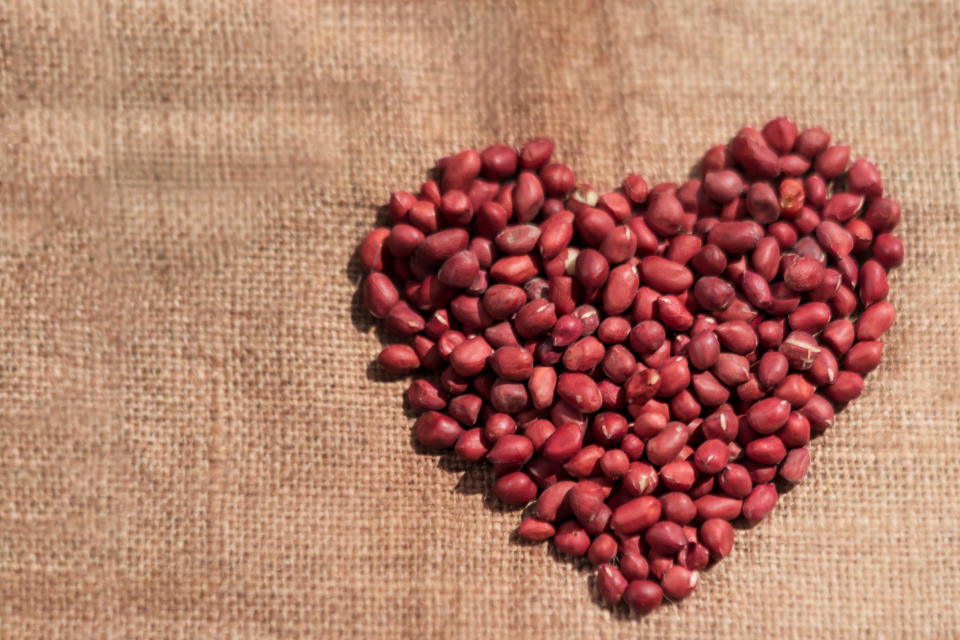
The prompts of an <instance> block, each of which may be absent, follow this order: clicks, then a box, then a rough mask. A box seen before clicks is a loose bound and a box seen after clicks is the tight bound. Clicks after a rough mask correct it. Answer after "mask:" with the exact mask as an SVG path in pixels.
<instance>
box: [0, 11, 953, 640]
mask: <svg viewBox="0 0 960 640" xmlns="http://www.w3.org/2000/svg"><path fill="white" fill-rule="evenodd" d="M958 35H960V5H958V4H957V3H956V2H953V1H952V0H944V1H942V2H923V3H907V2H897V1H893V0H891V1H889V2H862V3H859V2H856V3H855V2H836V3H833V2H831V3H820V4H815V3H809V2H780V1H776V2H775V1H770V2H760V1H755V2H744V3H739V2H728V3H721V4H719V5H717V6H714V7H708V6H706V5H705V4H703V3H700V2H696V1H694V0H690V1H688V2H650V3H634V2H599V1H598V2H588V3H573V2H569V3H567V2H545V3H542V4H536V3H517V2H511V3H506V4H502V5H501V4H499V3H490V2H471V3H458V2H453V1H450V2H423V3H416V2H415V3H410V4H409V5H402V4H401V3H392V2H384V3H382V4H380V3H354V2H347V1H346V0H344V1H343V2H338V3H323V4H320V5H315V4H314V3H307V2H277V3H260V2H252V1H251V2H242V1H241V0H222V1H215V2H213V1H211V2H182V3H181V2H142V3H101V2H96V1H86V0H77V1H76V2H69V3H68V2H40V1H38V0H15V1H14V2H13V3H12V4H10V3H6V4H4V6H3V7H2V8H0V132H2V138H0V142H2V148H0V344H2V355H0V452H2V453H0V634H2V635H3V636H4V637H10V638H21V637H62V638H81V637H116V638H121V637H191V638H194V637H251V638H253V637H257V638H262V637H276V638H292V637H301V636H304V637H310V636H313V637H325V638H374V637H403V638H417V637H423V638H480V637H485V638H507V637H522V638H553V637H565V638H597V637H601V638H635V637H650V638H653V637H670V636H679V637H688V638H689V637H697V638H705V637H711V636H716V637H777V638H809V637H832V638H840V637H849V638H858V637H883V638H904V637H951V636H952V637H956V635H957V634H958V633H960V531H958V529H960V463H958V455H960V454H958V452H960V421H958V413H960V392H958V390H957V388H958V387H957V375H958V371H960V346H958V329H957V328H958V327H960V287H958V284H960V240H958V238H960V207H958V205H957V200H958V195H957V194H958V193H960V153H958V152H960V124H958V122H960V48H958V40H960V38H958ZM780 114H788V115H791V116H792V117H794V118H795V119H796V120H797V121H798V122H799V123H800V124H801V126H803V125H812V124H820V125H824V126H826V127H827V128H828V129H829V130H830V131H832V132H833V134H834V139H835V140H837V141H842V142H845V143H849V144H851V145H852V146H853V149H854V152H855V154H863V155H866V156H868V157H870V158H872V159H874V160H875V161H876V162H877V164H878V166H879V167H880V168H881V170H882V171H883V174H884V181H885V184H886V187H887V191H888V192H889V193H890V194H892V195H893V196H895V197H896V198H898V199H899V200H900V201H901V203H902V205H903V212H904V216H903V222H902V224H901V226H900V228H899V231H900V233H902V235H903V237H904V240H905V244H906V248H907V259H906V264H905V266H904V267H903V268H902V269H901V270H899V271H896V272H895V275H893V278H892V293H891V298H892V300H893V301H894V302H895V304H896V306H897V309H898V312H899V316H898V320H897V322H896V324H895V326H894V328H893V329H892V331H891V332H890V333H889V334H888V339H887V349H886V354H885V359H884V362H883V364H882V367H881V370H880V371H878V372H876V373H874V374H872V375H870V376H869V377H868V379H867V385H866V390H865V392H864V394H863V396H862V397H861V399H860V400H859V401H858V402H856V403H854V404H853V405H852V406H851V407H850V408H849V409H848V410H847V411H846V412H844V413H843V414H841V416H840V417H839V419H838V420H837V424H836V426H835V427H834V428H833V429H831V430H830V431H829V432H828V433H827V434H826V435H825V436H824V437H822V438H820V439H819V440H818V441H816V443H815V444H814V445H813V452H814V457H815V459H814V464H813V466H812V468H811V471H810V475H809V477H808V480H807V481H806V482H805V483H804V484H803V485H802V486H801V487H799V488H798V489H796V490H794V491H792V492H790V493H789V494H787V495H785V496H784V497H783V498H782V500H781V501H780V504H779V507H778V508H777V510H776V511H775V512H774V514H773V515H772V516H771V517H770V518H769V519H767V520H766V521H765V522H763V523H762V524H761V525H760V526H758V527H756V528H753V529H751V530H749V531H744V532H738V536H737V542H736V545H735V550H734V553H733V555H732V556H731V557H730V558H729V559H728V560H726V561H724V562H722V563H721V564H720V565H719V566H718V567H717V568H715V569H713V570H711V571H709V572H706V573H705V574H704V575H703V579H702V583H701V586H700V588H698V589H697V591H696V593H695V594H694V596H693V597H691V598H690V599H689V600H687V601H686V602H684V603H683V604H682V605H681V606H667V607H663V608H662V609H660V610H658V611H657V612H656V613H654V614H652V615H649V616H646V617H642V618H641V617H635V616H630V615H627V614H626V613H624V612H622V611H616V612H614V611H611V610H610V609H608V608H606V607H604V606H602V605H600V604H599V603H598V601H597V600H598V598H597V596H596V595H595V591H594V586H593V577H592V575H593V572H592V571H589V570H587V569H585V568H584V567H583V565H582V564H579V563H573V562H569V561H566V560H563V559H559V558H557V557H556V555H555V554H553V553H552V552H551V551H550V550H549V548H548V546H547V545H536V546H529V545H523V544H518V543H516V542H515V540H514V538H513V536H512V532H513V531H514V529H515V527H516V526H517V524H518V522H519V513H518V512H517V511H514V510H507V509H501V508H498V507H497V506H496V505H495V503H494V502H493V501H492V500H491V499H490V498H489V494H488V489H489V486H490V483H491V482H492V479H491V477H490V474H489V472H488V471H485V470H483V469H473V468H471V469H466V468H465V467H463V466H462V465H460V464H459V463H457V462H456V461H455V460H454V459H453V458H452V456H449V455H448V456H435V455H432V454H424V453H421V452H418V451H417V450H415V448H414V447H412V446H411V425H412V423H413V419H412V418H411V417H410V416H408V415H406V414H405V412H404V409H403V405H402V399H401V393H402V392H403V390H404V389H405V388H406V386H407V384H408V381H407V380H405V379H396V378H391V377H387V376H384V375H382V374H381V373H380V372H378V370H377V368H376V366H375V365H371V362H372V361H373V359H374V358H375V356H376V355H377V353H378V351H379V349H380V341H379V337H380V336H379V334H378V332H377V330H376V329H375V327H374V324H373V323H372V321H371V320H370V319H368V318H367V316H366V314H365V312H364V310H363V309H362V308H361V305H360V304H359V297H358V296H357V293H356V291H357V283H358V280H359V278H360V275H361V274H360V270H359V268H358V264H357V262H356V259H355V258H354V257H353V254H354V249H355V247H356V246H357V244H358V243H359V241H360V240H361V239H362V238H363V236H364V234H365V233H366V232H367V230H369V229H370V228H371V227H372V226H373V225H374V224H375V222H376V220H377V209H378V207H380V206H382V205H383V204H385V203H386V201H387V198H388V195H389V193H390V191H391V190H394V189H401V188H402V189H411V190H414V189H416V188H418V185H419V183H420V181H421V180H423V179H424V174H425V171H426V170H427V169H428V168H429V167H430V166H432V164H433V161H434V160H435V159H436V158H438V157H440V156H442V155H445V154H448V153H450V152H451V151H455V150H459V149H461V148H464V147H467V146H477V147H482V146H485V145H486V144H489V143H492V142H494V141H498V140H504V141H507V142H511V143H518V144H519V143H522V142H523V141H524V140H526V139H529V138H531V137H534V136H537V135H552V136H553V137H554V138H555V139H556V143H557V154H558V156H559V157H560V158H561V159H562V160H563V161H565V162H568V163H569V164H570V165H571V166H572V167H574V168H575V170H576V171H577V175H578V177H579V178H581V179H585V180H589V181H591V182H593V183H594V184H596V185H597V186H599V187H601V188H612V187H614V186H616V185H617V184H619V181H620V179H621V178H622V176H623V175H624V174H625V173H627V172H628V171H641V172H642V173H643V174H644V175H645V176H646V177H647V178H648V180H649V181H650V182H651V184H652V183H654V182H656V181H661V180H667V179H673V180H681V179H683V178H685V177H686V175H687V172H688V171H689V169H690V168H691V166H692V165H693V164H694V163H695V162H696V161H697V160H698V158H699V156H700V154H701V153H702V152H703V151H704V150H705V149H706V148H707V147H708V146H709V145H712V144H716V143H719V142H724V141H726V140H727V139H728V138H729V137H730V136H731V135H733V133H734V132H735V131H736V130H737V129H738V128H739V127H740V126H741V125H742V124H745V123H751V124H754V125H762V124H763V123H764V122H765V121H766V120H767V119H768V118H770V117H773V116H776V115H780Z"/></svg>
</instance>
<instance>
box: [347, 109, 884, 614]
mask: <svg viewBox="0 0 960 640" xmlns="http://www.w3.org/2000/svg"><path fill="white" fill-rule="evenodd" d="M830 143H831V137H830V134H829V133H828V132H827V131H825V130H823V129H821V128H809V129H805V130H803V131H799V132H798V129H797V127H796V125H795V124H794V123H793V122H792V121H790V120H789V119H787V118H783V117H781V118H776V119H774V120H771V121H770V122H769V123H767V124H766V125H765V126H764V127H763V129H762V130H761V131H757V130H756V129H753V128H750V127H744V128H743V129H741V130H740V131H739V132H738V133H737V135H736V136H735V137H734V138H733V140H732V141H730V143H729V144H727V145H720V146H716V147H713V148H711V149H710V150H709V151H707V153H706V154H705V155H704V156H703V159H702V160H701V162H700V168H699V175H700V177H699V178H695V179H690V180H687V181H686V182H684V183H683V184H681V185H679V186H678V185H676V184H673V183H662V184H657V185H655V186H653V187H652V188H649V189H648V185H647V182H646V181H645V180H644V178H643V177H642V176H640V175H637V174H631V175H628V176H627V177H626V178H625V179H624V180H623V183H622V186H621V188H619V189H616V190H614V191H609V192H607V193H603V194H598V193H597V192H596V191H595V190H594V188H593V187H591V186H590V185H589V184H584V183H578V182H577V181H576V178H575V176H574V172H573V171H572V170H571V169H570V167H568V166H566V165H564V164H560V163H557V162H551V156H552V154H553V149H554V145H553V142H552V141H551V140H549V139H547V138H538V139H536V140H533V141H531V142H528V143H527V144H526V145H524V146H523V147H522V148H521V149H520V151H519V153H518V152H517V151H516V150H515V149H514V148H513V147H510V146H507V145H504V144H496V145H493V146H491V147H488V148H486V149H484V150H483V151H481V152H479V153H478V152H477V151H476V150H473V149H469V150H466V151H462V152H460V153H457V154H455V155H452V156H449V157H446V158H443V159H441V160H440V161H439V162H438V163H437V168H436V180H432V179H431V180H427V181H426V182H424V183H423V185H422V186H421V188H420V192H419V194H418V195H413V194H411V193H407V192H403V191H398V192H396V193H393V194H392V195H391V197H390V202H389V206H388V210H389V215H390V219H391V222H392V224H391V226H387V227H380V228H376V229H374V230H373V231H372V232H370V234H369V235H368V236H367V237H366V239H365V240H364V241H363V244H362V246H361V248H360V259H361V262H362V263H363V265H364V267H365V268H366V270H367V271H368V274H367V276H366V279H365V280H364V282H363V285H362V286H363V295H364V300H365V303H366V306H367V308H368V309H369V311H370V313H372V314H373V315H374V316H375V317H377V318H382V319H383V325H384V327H385V328H386V329H387V331H389V332H390V333H391V334H393V335H394V336H396V337H397V338H399V339H401V340H402V341H403V342H402V343H400V344H393V345H390V346H387V347H386V348H384V349H383V351H382V352H381V353H380V356H379V358H378V360H379V363H380V365H381V366H382V367H383V369H385V370H386V371H388V372H390V373H393V374H409V373H412V372H414V371H418V370H425V372H434V373H432V374H431V373H425V376H426V377H423V378H419V379H416V380H414V381H413V383H412V384H411V385H410V387H409V389H408V390H407V392H406V398H407V400H408V402H409V405H410V407H411V408H412V409H413V410H414V411H415V412H418V413H421V415H420V416H419V418H418V419H417V421H416V425H415V427H414V431H415V436H416V438H417V440H418V441H419V442H420V443H422V444H423V445H424V446H426V447H429V448H435V449H448V448H451V447H452V448H453V450H454V451H455V452H456V455H457V456H459V457H460V458H462V459H464V460H468V461H481V460H488V461H489V462H490V463H492V465H493V471H494V474H495V476H496V478H497V479H496V482H495V484H494V486H493V493H494V494H495V495H496V496H497V497H498V498H499V499H500V500H502V501H503V502H505V503H507V504H510V505H527V506H528V508H527V511H526V512H527V513H528V514H529V516H528V517H526V518H525V519H524V520H523V521H522V523H521V524H520V527H519V531H518V532H519V535H520V536H522V537H523V538H525V539H528V540H533V541H543V540H548V539H553V542H554V544H555V545H556V548H557V549H558V550H559V551H560V552H561V553H564V554H569V555H571V556H584V555H585V556H587V557H588V558H589V560H590V561H591V562H592V563H594V564H595V565H597V566H598V573H597V585H598V588H599V590H600V593H601V595H602V596H603V598H604V599H605V600H606V601H607V602H609V603H611V604H616V603H619V602H625V603H626V604H627V605H629V606H630V607H631V608H633V609H635V610H638V611H650V610H652V609H654V608H656V607H657V606H658V605H659V604H660V603H661V602H662V600H663V597H664V596H666V597H667V598H669V599H671V600H680V599H682V598H685V597H686V596H688V595H689V594H690V593H691V592H692V591H693V590H694V588H695V587H696V586H697V583H698V579H699V577H698V575H699V574H698V572H699V571H700V570H702V569H704V568H706V567H708V566H709V565H710V563H711V562H716V561H718V560H720V559H721V558H723V557H725V556H727V555H728V554H729V553H730V551H731V549H732V547H733V539H734V529H733V526H732V525H731V522H733V521H738V520H739V521H740V522H746V523H755V522H758V521H759V520H762V519H763V518H765V517H766V516H767V515H769V514H770V512H771V511H772V510H773V509H774V507H775V506H776V504H777V499H778V488H777V487H778V486H779V487H781V488H782V487H784V486H789V485H790V484H795V483H798V482H800V481H801V480H802V479H803V477H804V476H805V474H806V472H807V469H808V467H809V465H810V454H809V452H808V450H807V448H806V445H807V443H808V442H809V441H810V438H811V436H812V435H817V434H819V433H822V432H823V431H824V430H825V429H827V428H828V427H829V426H831V425H832V424H833V420H834V411H835V409H837V408H838V407H839V406H841V405H843V404H844V403H846V402H849V401H850V400H853V399H854V398H856V397H857V396H858V395H859V394H860V393H861V391H862V390H863V376H864V375H866V374H867V373H868V372H870V371H871V370H873V369H874V368H875V367H876V366H877V365H878V363H879V361H880V358H881V355H882V353H883V342H881V341H880V337H881V336H882V334H883V333H884V332H885V331H886V330H887V329H888V328H889V327H890V326H891V324H892V323H893V320H894V308H893V305H892V304H891V303H890V302H889V301H887V293H888V290H889V287H888V284H887V277H886V274H887V270H888V269H890V268H893V267H896V266H899V265H900V264H901V263H902V261H903V245H902V243H901V241H900V239H899V238H898V237H897V236H895V235H893V234H892V233H891V232H892V230H893V229H894V227H895V226H896V225H897V223H898V221H899V219H900V206H899V205H898V204H897V203H896V202H895V201H894V200H892V199H890V198H887V197H884V196H883V183H882V180H881V177H880V173H879V171H878V170H877V168H876V167H875V166H874V165H873V164H872V163H871V162H870V161H868V160H866V159H863V158H860V159H858V160H856V161H855V162H853V163H852V164H850V165H849V167H848V164H849V162H850V148H849V147H848V146H844V145H831V144H830Z"/></svg>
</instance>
